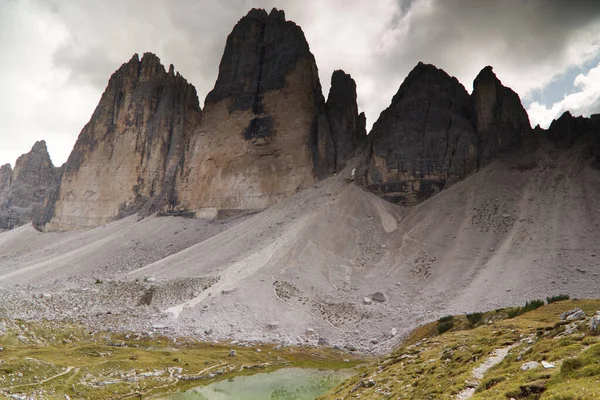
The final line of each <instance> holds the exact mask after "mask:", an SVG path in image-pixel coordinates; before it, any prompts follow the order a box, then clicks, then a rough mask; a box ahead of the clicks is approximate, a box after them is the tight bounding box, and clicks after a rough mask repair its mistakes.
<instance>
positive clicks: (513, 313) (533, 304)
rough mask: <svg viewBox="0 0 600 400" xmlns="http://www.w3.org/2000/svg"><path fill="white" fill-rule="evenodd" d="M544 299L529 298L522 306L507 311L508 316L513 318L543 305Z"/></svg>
mask: <svg viewBox="0 0 600 400" xmlns="http://www.w3.org/2000/svg"><path fill="white" fill-rule="evenodd" d="M544 304H546V303H544V300H531V301H528V302H527V303H525V305H524V306H523V307H517V308H512V309H510V310H509V311H508V318H514V317H517V316H519V315H521V314H524V313H526V312H529V311H533V310H535V309H537V308H540V307H541V306H543V305H544Z"/></svg>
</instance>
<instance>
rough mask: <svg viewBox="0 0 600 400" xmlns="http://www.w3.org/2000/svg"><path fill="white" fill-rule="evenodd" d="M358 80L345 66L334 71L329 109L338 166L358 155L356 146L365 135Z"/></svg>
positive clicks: (328, 102) (364, 120)
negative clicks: (359, 101)
mask: <svg viewBox="0 0 600 400" xmlns="http://www.w3.org/2000/svg"><path fill="white" fill-rule="evenodd" d="M356 97H357V96H356V82H354V79H352V77H351V76H350V75H348V74H346V73H345V72H344V71H342V70H337V71H334V72H333V75H332V76H331V88H330V89H329V96H328V97H327V113H328V115H329V124H330V127H331V136H332V139H333V143H334V145H335V160H336V170H340V169H342V168H343V167H344V165H345V164H346V160H348V159H349V158H351V157H353V156H354V155H355V152H356V149H357V147H358V146H359V145H360V144H361V143H362V142H363V141H364V140H365V139H366V137H367V131H366V117H365V114H364V113H360V114H359V113H358V104H357V102H356Z"/></svg>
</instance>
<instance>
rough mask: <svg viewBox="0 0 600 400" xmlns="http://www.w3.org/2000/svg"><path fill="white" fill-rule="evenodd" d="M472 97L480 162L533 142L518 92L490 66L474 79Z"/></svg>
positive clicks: (486, 161) (483, 162) (482, 162)
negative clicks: (497, 75)
mask: <svg viewBox="0 0 600 400" xmlns="http://www.w3.org/2000/svg"><path fill="white" fill-rule="evenodd" d="M471 99H472V101H473V106H474V108H475V128H476V130H477V136H478V138H479V160H480V163H481V164H487V163H488V162H489V161H491V160H492V159H494V158H495V157H496V156H498V155H499V154H502V153H506V152H509V151H514V150H518V149H520V148H522V147H524V146H526V145H528V144H531V143H532V141H533V138H534V136H533V135H532V130H531V124H530V123H529V117H528V115H527V112H526V111H525V109H524V108H523V105H522V104H521V99H520V98H519V95H518V94H517V93H515V92H514V91H513V90H512V89H510V88H507V87H505V86H503V85H502V82H500V80H499V79H498V78H497V77H496V75H495V74H494V71H493V70H492V67H490V66H487V67H485V68H484V69H483V70H481V72H480V73H479V75H477V78H475V81H474V82H473V94H472V95H471Z"/></svg>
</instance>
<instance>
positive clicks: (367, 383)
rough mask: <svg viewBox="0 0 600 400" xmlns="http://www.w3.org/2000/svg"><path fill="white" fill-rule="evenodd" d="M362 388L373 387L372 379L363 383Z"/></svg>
mask: <svg viewBox="0 0 600 400" xmlns="http://www.w3.org/2000/svg"><path fill="white" fill-rule="evenodd" d="M363 386H364V387H366V388H370V387H373V386H375V381H374V380H373V379H369V380H368V381H366V382H364V381H363Z"/></svg>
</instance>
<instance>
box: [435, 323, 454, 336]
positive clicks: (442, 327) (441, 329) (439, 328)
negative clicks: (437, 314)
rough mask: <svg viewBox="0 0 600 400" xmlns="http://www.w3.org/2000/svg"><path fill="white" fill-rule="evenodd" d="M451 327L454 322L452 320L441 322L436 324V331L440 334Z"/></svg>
mask: <svg viewBox="0 0 600 400" xmlns="http://www.w3.org/2000/svg"><path fill="white" fill-rule="evenodd" d="M452 328H454V323H452V322H442V323H441V324H438V326H437V331H438V333H439V334H440V335H441V334H442V333H444V332H448V331H449V330H450V329H452Z"/></svg>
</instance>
